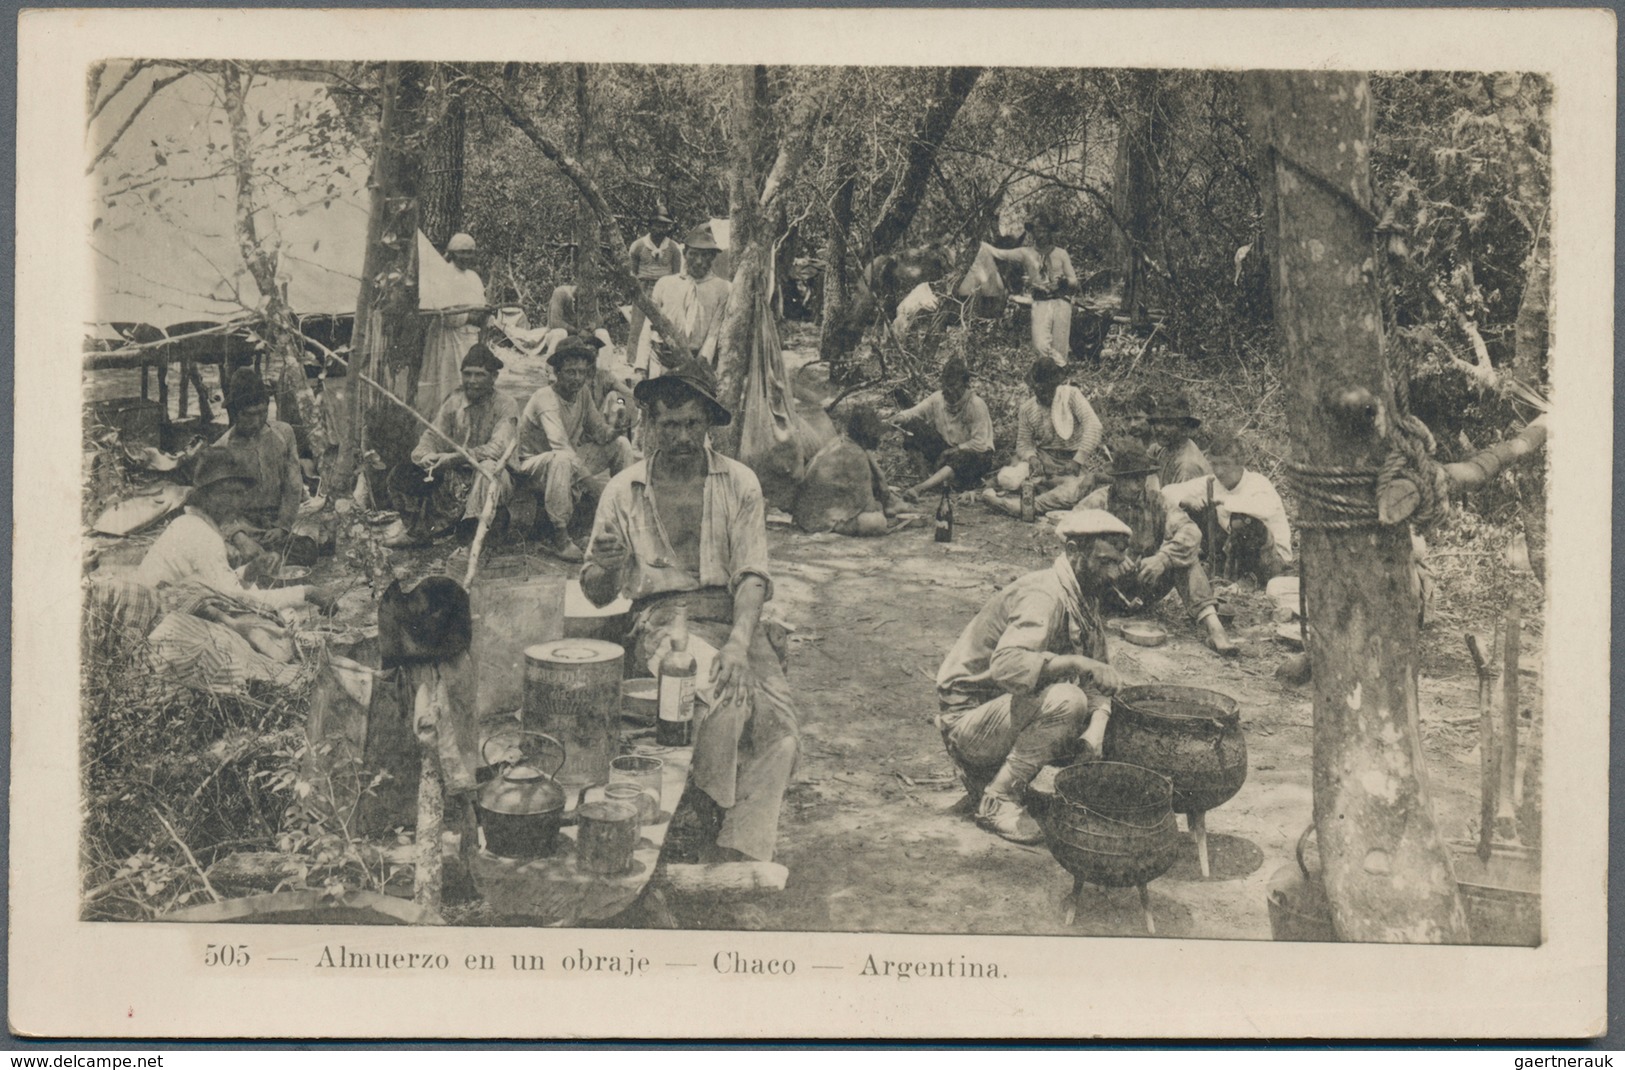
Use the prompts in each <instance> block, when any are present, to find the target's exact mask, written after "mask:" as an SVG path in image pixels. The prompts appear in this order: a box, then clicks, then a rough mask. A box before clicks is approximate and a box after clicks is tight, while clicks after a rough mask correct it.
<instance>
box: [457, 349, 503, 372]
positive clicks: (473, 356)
mask: <svg viewBox="0 0 1625 1070" xmlns="http://www.w3.org/2000/svg"><path fill="white" fill-rule="evenodd" d="M461 366H462V367H464V368H484V369H485V370H486V371H488V372H490V373H491V374H493V375H495V374H496V373H497V372H499V371H501V370H502V369H503V367H505V365H504V364H503V363H502V361H500V360H498V359H497V355H496V354H495V353H493V352H491V348H490V347H489V346H487V345H486V344H485V343H484V342H475V343H474V344H473V345H471V346H469V347H468V353H467V354H466V355H465V356H464V357H463V363H462V365H461Z"/></svg>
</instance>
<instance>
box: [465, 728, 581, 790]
mask: <svg viewBox="0 0 1625 1070" xmlns="http://www.w3.org/2000/svg"><path fill="white" fill-rule="evenodd" d="M512 736H519V737H520V738H523V737H525V736H531V737H533V738H535V739H545V740H547V741H548V742H549V743H551V744H553V746H554V748H555V749H556V750H557V751H558V752H559V761H558V764H557V765H555V766H553V768H552V769H549V770H545V772H546V774H547V776H548V779H552V778H554V777H556V776H558V775H559V770H560V769H563V768H564V758H565V751H564V744H563V743H560V742H559V741H558V740H557V739H555V738H554V737H552V736H550V735H548V734H547V733H546V732H532V731H531V730H529V729H523V728H522V729H520V730H519V731H517V732H513V733H508V732H497V733H496V734H494V735H492V736H491V738H489V739H487V740H486V741H485V742H484V743H482V744H480V759H481V760H482V761H483V762H485V764H486V765H496V764H497V763H496V762H493V761H492V760H491V755H490V754H489V753H488V752H487V749H486V748H488V747H490V746H491V744H493V743H495V742H496V741H497V740H499V739H503V738H511V737H512ZM504 764H512V763H504Z"/></svg>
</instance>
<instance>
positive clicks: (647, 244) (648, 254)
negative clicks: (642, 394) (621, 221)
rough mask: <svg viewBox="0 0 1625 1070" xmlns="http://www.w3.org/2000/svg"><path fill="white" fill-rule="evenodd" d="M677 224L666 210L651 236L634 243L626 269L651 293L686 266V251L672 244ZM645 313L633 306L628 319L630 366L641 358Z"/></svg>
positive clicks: (653, 221)
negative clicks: (636, 357) (673, 231)
mask: <svg viewBox="0 0 1625 1070" xmlns="http://www.w3.org/2000/svg"><path fill="white" fill-rule="evenodd" d="M673 226H675V224H674V223H673V221H672V218H671V216H669V215H667V214H666V210H665V209H664V208H662V209H660V210H659V211H657V212H656V213H655V216H654V218H653V219H651V220H650V221H649V232H648V233H647V234H645V235H643V236H642V237H641V238H638V239H636V240H635V241H633V242H632V244H631V245H630V246H628V247H627V250H626V266H627V268H628V269H629V270H630V271H631V272H632V277H633V278H634V279H636V280H637V281H638V287H639V288H640V289H641V290H642V291H643V292H644V293H649V292H651V291H652V290H653V289H654V285H655V283H656V282H658V281H659V280H661V279H663V278H665V277H666V276H667V275H675V274H677V272H678V271H679V270H681V268H682V266H683V253H682V250H680V249H678V248H677V243H676V242H675V241H673V240H672V236H671V233H672V227H673ZM643 325H644V317H643V309H641V308H639V307H638V305H637V302H636V301H633V302H632V314H631V315H630V316H629V317H627V334H626V360H627V363H628V364H630V363H632V362H633V358H634V357H635V356H636V355H637V349H638V339H639V338H641V337H642V336H643Z"/></svg>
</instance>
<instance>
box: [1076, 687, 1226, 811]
mask: <svg viewBox="0 0 1625 1070" xmlns="http://www.w3.org/2000/svg"><path fill="white" fill-rule="evenodd" d="M1105 751H1106V757H1107V758H1110V759H1112V760H1113V761H1117V762H1128V763H1130V764H1131V765H1141V766H1144V767H1145V768H1147V769H1154V770H1156V771H1157V772H1159V773H1161V774H1162V775H1163V776H1165V777H1167V778H1168V779H1169V780H1172V781H1173V783H1174V812H1175V813H1178V814H1200V813H1205V812H1207V811H1208V810H1211V809H1213V808H1214V807H1216V806H1218V805H1220V804H1221V803H1223V802H1225V801H1227V800H1228V799H1229V798H1230V797H1231V796H1232V795H1234V794H1235V793H1236V792H1237V791H1239V790H1241V785H1242V782H1243V781H1245V780H1246V779H1247V740H1246V739H1245V738H1244V737H1243V736H1242V734H1241V706H1240V705H1239V704H1238V703H1237V702H1236V700H1235V699H1233V698H1231V697H1230V696H1229V695H1222V694H1220V693H1219V692H1217V691H1209V690H1207V689H1206V688H1200V687H1172V686H1166V685H1163V684H1146V685H1143V686H1139V687H1125V688H1123V690H1121V691H1119V692H1118V693H1117V694H1116V695H1115V696H1113V697H1112V718H1111V720H1110V721H1109V722H1108V723H1107V725H1106V747H1105Z"/></svg>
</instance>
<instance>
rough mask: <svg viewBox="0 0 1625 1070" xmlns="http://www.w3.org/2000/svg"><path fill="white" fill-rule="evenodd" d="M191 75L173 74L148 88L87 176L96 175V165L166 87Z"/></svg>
mask: <svg viewBox="0 0 1625 1070" xmlns="http://www.w3.org/2000/svg"><path fill="white" fill-rule="evenodd" d="M191 73H192V72H191V71H181V72H180V73H179V74H172V75H170V76H169V77H167V78H158V79H155V80H154V81H153V83H152V85H150V86H148V87H147V95H146V96H144V97H142V98H141V100H140V102H139V103H137V104H136V106H135V107H134V108H132V109H131V110H130V114H129V115H127V116H125V117H124V122H123V123H121V124H120V125H119V128H118V129H117V130H115V131H113V136H112V137H111V138H109V139H108V142H107V144H105V145H103V146H102V151H100V152H98V153H97V154H96V158H95V159H93V160H91V161H90V163H89V164H88V165H86V167H85V174H87V175H89V174H94V173H95V171H96V165H97V164H99V163H101V162H102V161H103V160H105V159H107V154H108V153H110V152H112V151H113V148H114V146H116V145H117V144H118V143H119V138H121V137H123V136H124V132H125V131H126V130H128V129H130V126H131V125H132V124H133V123H134V122H135V119H136V116H138V115H140V114H141V110H142V109H143V108H145V107H146V106H147V105H148V104H150V103H152V98H153V97H155V96H157V95H158V93H159V92H160V91H161V90H162V89H163V88H164V87H165V86H167V85H170V84H171V83H173V82H178V81H180V80H181V79H182V78H185V77H186V76H187V75H188V74H191Z"/></svg>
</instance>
